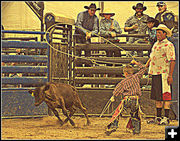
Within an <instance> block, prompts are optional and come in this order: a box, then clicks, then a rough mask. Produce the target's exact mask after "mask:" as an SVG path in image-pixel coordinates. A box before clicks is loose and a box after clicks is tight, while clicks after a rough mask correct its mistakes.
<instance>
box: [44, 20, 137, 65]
mask: <svg viewBox="0 0 180 141" xmlns="http://www.w3.org/2000/svg"><path fill="white" fill-rule="evenodd" d="M58 24H60V23H56V24H54V25H52V26H50V27H49V28H48V29H47V30H46V32H45V41H46V43H47V44H48V45H49V46H50V47H51V48H52V49H54V50H56V51H57V52H60V53H62V54H65V55H68V56H71V57H74V58H75V59H77V58H81V59H84V60H88V61H91V62H92V63H93V64H96V65H99V64H98V63H97V62H99V63H111V64H122V63H114V62H107V61H100V60H95V59H88V58H85V57H80V56H75V55H71V54H69V53H66V52H63V51H60V50H58V49H56V48H54V47H53V46H52V45H51V44H49V42H48V41H47V33H48V32H49V30H50V29H52V28H53V27H55V26H57V25H58ZM61 24H62V23H61ZM72 26H73V25H72ZM74 26H75V27H77V28H80V29H83V28H82V27H78V26H76V25H74ZM87 31H88V30H87ZM88 32H90V31H88ZM95 35H96V36H98V37H100V38H102V39H103V40H106V41H107V42H108V43H110V44H112V45H113V46H115V47H117V48H119V49H121V50H122V51H125V52H126V53H128V54H129V55H130V56H131V58H135V56H132V55H131V54H130V53H129V52H127V51H126V50H124V49H123V48H121V47H119V46H118V45H116V44H114V43H112V42H111V41H109V40H108V39H106V38H104V37H102V36H100V35H98V34H95ZM106 67H109V66H106Z"/></svg>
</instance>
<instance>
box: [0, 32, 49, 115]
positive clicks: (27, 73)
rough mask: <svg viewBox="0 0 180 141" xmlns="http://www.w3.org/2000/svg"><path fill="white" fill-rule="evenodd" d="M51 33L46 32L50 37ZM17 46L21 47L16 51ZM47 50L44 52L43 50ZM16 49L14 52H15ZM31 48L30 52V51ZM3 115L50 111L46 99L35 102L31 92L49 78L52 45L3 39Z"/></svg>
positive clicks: (36, 113)
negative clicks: (37, 103) (30, 90)
mask: <svg viewBox="0 0 180 141" xmlns="http://www.w3.org/2000/svg"><path fill="white" fill-rule="evenodd" d="M2 33H14V34H39V35H43V34H45V32H31V31H7V30H4V31H2ZM48 36H49V34H47V39H49V38H48ZM17 49H21V51H20V52H18V53H19V54H18V53H17ZM40 50H45V52H46V53H45V54H40V53H38V54H37V52H41V51H40ZM13 51H14V54H12V52H13ZM29 52H31V53H29ZM1 55H2V62H1V63H2V73H1V75H2V76H1V77H2V81H1V82H2V87H1V88H2V116H32V115H47V114H48V108H47V106H46V104H45V103H42V104H41V105H40V106H38V107H35V106H34V98H33V97H32V96H31V95H30V94H29V93H28V90H29V89H34V88H35V87H37V86H41V85H43V84H45V83H46V82H48V81H49V46H48V44H47V43H46V42H38V41H13V40H11V41H9V40H2V52H1Z"/></svg>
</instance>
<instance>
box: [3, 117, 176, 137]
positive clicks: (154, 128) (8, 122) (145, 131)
mask: <svg viewBox="0 0 180 141" xmlns="http://www.w3.org/2000/svg"><path fill="white" fill-rule="evenodd" d="M64 118H65V117H62V119H64ZM72 119H73V120H74V122H75V124H76V125H75V127H72V126H71V125H70V123H69V122H68V123H66V124H64V125H63V126H60V125H59V123H58V120H57V119H56V117H55V116H47V117H42V118H28V119H27V118H25V119H24V118H23V119H22V118H21V119H19V118H18V119H2V120H1V123H2V124H1V139H8V140H12V139H41V140H42V139H165V126H159V125H149V124H147V123H146V119H142V130H141V133H140V134H139V135H133V134H132V133H129V132H127V131H126V128H125V127H126V124H127V121H128V118H121V119H120V124H119V128H118V129H117V131H116V132H114V133H112V134H111V135H110V136H106V135H105V133H104V132H105V126H106V125H107V123H108V121H109V120H110V117H102V118H100V117H95V116H94V117H93V116H92V117H90V121H91V125H89V126H86V125H85V124H86V118H85V117H80V116H74V117H73V118H72ZM177 125H178V121H175V120H173V121H171V123H170V126H177Z"/></svg>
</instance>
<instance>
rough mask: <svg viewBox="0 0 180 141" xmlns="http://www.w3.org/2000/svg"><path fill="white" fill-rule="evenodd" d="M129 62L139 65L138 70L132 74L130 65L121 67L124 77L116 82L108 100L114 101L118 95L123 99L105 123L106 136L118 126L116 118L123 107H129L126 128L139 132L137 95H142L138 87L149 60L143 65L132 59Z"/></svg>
mask: <svg viewBox="0 0 180 141" xmlns="http://www.w3.org/2000/svg"><path fill="white" fill-rule="evenodd" d="M131 64H135V65H137V66H139V68H140V70H139V71H138V72H137V73H136V74H133V72H134V70H133V67H132V66H131V65H127V66H125V67H124V68H123V73H124V76H125V79H124V80H122V81H121V82H119V83H118V84H117V86H116V88H115V89H114V91H113V96H112V97H111V99H110V101H111V102H114V97H115V96H118V95H122V96H123V97H124V98H123V100H121V102H120V104H119V106H118V107H117V108H116V110H115V112H114V114H113V116H112V118H111V120H110V122H109V124H108V125H107V129H106V132H105V134H106V135H108V136H109V135H110V134H111V133H112V132H115V131H116V129H117V128H118V122H119V119H118V118H119V115H120V113H121V111H122V110H123V108H124V107H125V108H130V109H131V112H130V114H131V117H130V119H129V121H128V124H127V126H126V128H127V129H128V130H129V129H130V130H133V134H139V133H140V130H141V119H140V117H139V115H138V112H142V111H141V110H140V105H139V97H140V96H141V95H142V94H141V88H140V79H141V77H142V76H143V74H144V72H145V71H146V69H147V67H148V66H149V61H148V62H147V63H146V65H145V66H144V65H142V64H141V63H140V62H136V61H135V60H134V59H133V60H132V61H131Z"/></svg>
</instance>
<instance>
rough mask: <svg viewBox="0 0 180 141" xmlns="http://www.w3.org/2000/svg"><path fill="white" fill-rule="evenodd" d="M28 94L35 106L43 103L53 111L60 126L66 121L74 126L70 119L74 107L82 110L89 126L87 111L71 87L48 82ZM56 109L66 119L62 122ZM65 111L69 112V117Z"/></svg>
mask: <svg viewBox="0 0 180 141" xmlns="http://www.w3.org/2000/svg"><path fill="white" fill-rule="evenodd" d="M29 93H30V94H33V95H34V97H35V103H34V105H35V106H39V105H40V104H41V103H42V102H43V101H45V102H46V104H47V106H48V108H49V109H51V110H52V111H53V113H54V115H55V116H56V117H57V118H58V120H59V121H60V124H61V125H63V124H64V123H66V122H67V121H68V120H69V121H70V123H71V125H72V126H74V125H75V123H74V121H73V120H72V119H71V116H72V115H73V114H74V113H75V111H76V109H75V108H74V106H75V107H78V108H79V109H81V110H82V112H83V113H84V114H85V117H86V119H87V125H89V124H90V121H89V118H88V115H87V110H86V108H85V107H83V106H82V103H81V100H80V98H79V96H78V94H77V90H76V89H75V88H74V87H73V86H71V85H68V84H63V83H53V82H50V83H47V84H45V85H43V86H41V87H37V88H36V89H35V90H29ZM56 108H61V109H62V112H63V114H64V115H65V116H66V117H67V118H66V119H65V121H64V122H63V121H62V120H61V119H60V117H59V114H58V111H57V110H56ZM67 110H69V111H70V114H69V115H68V113H67Z"/></svg>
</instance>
